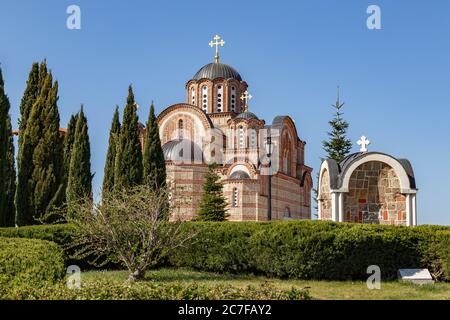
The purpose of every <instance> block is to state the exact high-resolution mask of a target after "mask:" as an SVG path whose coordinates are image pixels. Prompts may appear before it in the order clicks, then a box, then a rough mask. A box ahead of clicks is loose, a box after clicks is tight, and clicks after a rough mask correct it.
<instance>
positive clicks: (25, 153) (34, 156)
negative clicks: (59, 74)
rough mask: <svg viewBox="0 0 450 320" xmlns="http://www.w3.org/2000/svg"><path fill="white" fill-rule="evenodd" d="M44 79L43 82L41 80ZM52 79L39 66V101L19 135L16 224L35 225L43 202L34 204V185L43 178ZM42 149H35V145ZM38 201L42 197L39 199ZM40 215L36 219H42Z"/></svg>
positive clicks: (34, 104)
mask: <svg viewBox="0 0 450 320" xmlns="http://www.w3.org/2000/svg"><path fill="white" fill-rule="evenodd" d="M44 77H45V79H43V78H44ZM52 81H53V77H52V75H51V74H50V73H47V67H46V65H45V64H44V63H41V65H40V66H39V81H38V83H39V88H38V94H39V96H38V98H37V99H36V101H35V102H34V103H33V105H32V107H31V110H30V112H29V115H28V118H27V121H26V126H25V130H24V131H23V132H20V135H21V136H22V145H21V146H20V150H19V157H18V169H19V171H18V182H17V192H16V207H17V222H18V224H19V225H30V224H34V223H36V220H35V218H36V217H37V210H36V208H37V206H39V207H43V206H44V203H43V202H41V203H39V204H36V195H35V191H36V184H37V181H39V180H40V179H41V178H43V175H41V174H39V171H40V170H39V168H38V169H36V166H38V167H39V166H44V165H45V164H44V162H43V161H45V159H44V152H45V150H43V146H45V144H43V142H42V141H41V140H43V135H44V114H45V107H46V104H47V99H48V95H49V93H50V90H51V88H52ZM39 144H41V147H40V148H39V149H38V145H39ZM39 198H41V197H40V196H39ZM41 215H42V212H39V215H38V216H41Z"/></svg>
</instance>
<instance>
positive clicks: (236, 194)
mask: <svg viewBox="0 0 450 320" xmlns="http://www.w3.org/2000/svg"><path fill="white" fill-rule="evenodd" d="M238 201H239V190H238V188H233V201H232V204H233V207H237V206H238Z"/></svg>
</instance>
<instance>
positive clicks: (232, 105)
mask: <svg viewBox="0 0 450 320" xmlns="http://www.w3.org/2000/svg"><path fill="white" fill-rule="evenodd" d="M230 110H231V111H233V112H236V87H231V94H230Z"/></svg>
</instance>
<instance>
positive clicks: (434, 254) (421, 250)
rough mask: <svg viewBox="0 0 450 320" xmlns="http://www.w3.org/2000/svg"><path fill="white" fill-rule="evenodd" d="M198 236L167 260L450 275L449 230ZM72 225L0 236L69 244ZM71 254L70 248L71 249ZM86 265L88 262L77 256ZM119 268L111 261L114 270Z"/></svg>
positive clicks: (204, 229) (254, 269)
mask: <svg viewBox="0 0 450 320" xmlns="http://www.w3.org/2000/svg"><path fill="white" fill-rule="evenodd" d="M183 228H184V229H185V230H186V232H190V231H192V230H194V231H195V232H196V233H197V236H196V237H195V238H194V239H192V240H191V241H189V242H188V243H187V244H186V245H185V246H184V247H181V248H180V249H179V250H177V251H176V252H175V253H174V254H172V255H171V256H170V257H167V258H166V260H165V261H164V262H163V264H162V265H165V266H175V267H178V266H179V267H188V268H193V269H197V270H202V271H212V272H230V273H254V274H262V275H267V276H272V277H279V278H300V279H330V280H347V279H366V278H367V277H368V275H367V273H366V270H367V267H368V266H369V265H378V266H379V267H380V268H381V272H382V277H383V279H392V278H395V277H396V275H397V270H398V269H399V268H417V267H424V268H429V269H430V271H431V272H432V274H433V275H434V276H435V277H436V278H437V279H442V280H447V281H450V228H449V227H445V226H430V225H423V226H418V227H414V228H409V227H396V226H380V225H367V224H351V223H334V222H326V221H310V220H309V221H279V222H275V221H273V222H220V223H219V222H190V223H187V224H185V225H184V226H183ZM71 231H72V228H71V226H70V225H50V226H32V227H21V228H0V236H8V237H28V238H38V239H44V240H52V241H54V242H56V243H58V244H60V245H62V246H63V247H66V245H67V244H68V243H70V233H71ZM66 252H67V254H68V255H69V256H70V254H71V251H70V250H67V249H66ZM69 263H70V264H77V265H79V266H80V267H81V268H82V270H86V269H92V268H93V267H92V266H90V265H89V264H88V263H87V261H86V260H83V261H79V260H71V261H69ZM117 267H118V266H117V265H114V266H108V268H110V269H116V268H117Z"/></svg>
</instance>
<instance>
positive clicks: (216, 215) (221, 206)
mask: <svg viewBox="0 0 450 320" xmlns="http://www.w3.org/2000/svg"><path fill="white" fill-rule="evenodd" d="M216 168H217V164H215V163H213V164H211V165H209V171H208V172H207V173H206V175H205V182H204V184H203V197H202V200H201V202H200V210H199V212H198V218H197V220H200V221H224V220H226V218H227V217H228V214H227V209H226V207H227V200H226V199H225V197H224V196H223V191H222V190H223V185H222V183H220V182H219V180H220V176H219V175H218V174H217V173H216V172H215V169H216Z"/></svg>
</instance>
